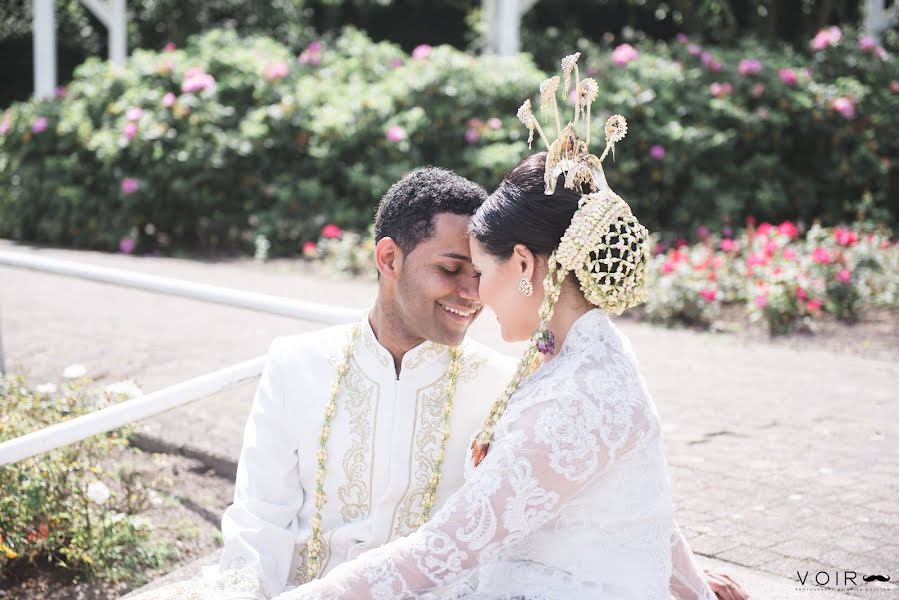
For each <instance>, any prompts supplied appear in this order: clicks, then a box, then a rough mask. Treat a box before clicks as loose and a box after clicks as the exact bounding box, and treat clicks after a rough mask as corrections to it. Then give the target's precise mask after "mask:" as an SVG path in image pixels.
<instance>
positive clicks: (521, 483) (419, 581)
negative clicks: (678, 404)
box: [277, 346, 658, 600]
mask: <svg viewBox="0 0 899 600" xmlns="http://www.w3.org/2000/svg"><path fill="white" fill-rule="evenodd" d="M603 348H605V346H603ZM597 354H598V355H597ZM577 361H578V363H577V364H574V365H571V364H569V365H568V368H567V369H566V371H565V373H564V376H563V374H562V373H558V374H556V375H558V376H557V377H556V376H554V377H552V378H551V379H552V380H551V381H550V380H549V378H547V380H546V381H544V382H543V383H546V384H547V385H543V386H529V387H528V388H522V389H521V390H520V392H519V393H518V394H516V395H515V396H513V398H512V400H511V401H510V406H509V410H508V412H507V414H506V415H505V416H504V417H503V418H502V419H501V421H500V423H499V425H498V427H497V435H496V439H495V440H494V443H493V445H492V446H491V448H490V451H489V453H488V455H487V457H486V458H485V459H484V461H483V462H482V463H481V464H480V466H479V467H478V468H476V469H474V470H473V472H472V473H471V474H470V475H469V477H468V479H467V481H466V482H465V484H464V485H463V486H462V488H461V489H459V490H458V491H457V492H456V493H454V494H453V495H452V496H450V498H449V499H448V500H447V502H446V504H445V505H444V506H443V507H442V508H441V509H440V510H439V511H438V512H437V513H436V514H434V515H433V516H432V518H431V520H430V521H429V522H427V523H426V524H425V525H423V526H422V527H421V528H420V529H419V530H418V531H416V532H415V533H413V534H412V535H410V536H408V537H405V538H401V539H399V540H395V541H394V542H392V543H390V544H387V545H385V546H382V547H380V548H377V549H374V550H372V551H369V552H367V553H365V554H363V555H362V556H360V557H359V558H358V559H357V560H355V561H352V562H349V563H344V564H343V565H340V566H338V567H336V568H334V569H333V570H332V571H331V572H329V573H328V574H327V575H326V576H325V577H324V578H323V579H319V580H316V581H313V582H310V583H307V584H305V585H303V586H301V587H299V588H297V589H295V590H293V591H291V592H288V593H286V594H283V595H282V596H279V597H278V599H277V600H301V599H304V600H308V599H325V598H327V599H331V598H353V599H388V598H390V599H394V598H395V599H415V598H421V597H422V596H423V595H424V594H426V593H427V592H428V590H432V589H434V588H437V587H444V586H452V585H455V584H457V583H459V582H461V581H463V578H464V577H465V576H466V575H467V574H468V573H470V571H471V570H472V569H474V567H476V566H477V565H478V564H479V563H481V562H483V561H485V560H489V558H490V556H491V555H493V554H495V553H496V552H497V551H500V550H503V549H504V548H505V547H507V546H509V545H511V544H516V543H518V542H520V541H521V540H522V539H524V538H526V537H527V536H528V535H529V534H530V533H531V532H533V531H535V530H537V529H539V528H540V527H542V526H543V525H544V524H546V523H547V522H549V521H550V520H552V519H553V518H554V517H556V516H557V515H558V514H559V512H560V510H561V509H562V507H563V506H564V505H565V504H566V502H568V501H569V500H570V499H572V498H573V497H575V496H577V495H578V493H579V492H580V491H581V490H583V489H584V488H585V487H586V486H587V485H589V484H590V483H592V482H594V481H595V480H596V479H597V478H600V477H602V476H603V475H604V473H606V472H607V471H608V469H609V467H610V466H611V465H612V464H613V463H614V462H615V461H616V460H617V459H618V458H619V457H620V456H621V455H622V454H623V453H625V452H627V451H628V450H630V449H632V448H634V447H635V446H636V445H638V444H640V443H642V442H643V441H644V440H645V439H647V438H648V437H650V436H654V435H658V426H657V421H656V420H655V413H654V411H653V410H652V409H651V405H650V401H649V399H648V398H647V397H646V396H645V395H644V394H642V393H640V390H639V385H638V383H637V377H636V373H634V372H633V370H632V369H633V368H634V367H633V365H632V364H631V363H630V362H628V361H627V359H626V357H625V356H624V355H623V354H622V353H621V352H619V351H617V350H613V349H611V348H610V349H609V350H608V352H602V353H588V354H587V355H586V356H582V357H578V359H577ZM622 370H628V371H627V372H626V373H625V372H623V371H622Z"/></svg>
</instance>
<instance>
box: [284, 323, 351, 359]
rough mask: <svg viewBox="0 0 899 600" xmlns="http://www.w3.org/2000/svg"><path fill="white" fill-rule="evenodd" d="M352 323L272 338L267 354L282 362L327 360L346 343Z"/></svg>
mask: <svg viewBox="0 0 899 600" xmlns="http://www.w3.org/2000/svg"><path fill="white" fill-rule="evenodd" d="M354 325H355V323H342V324H340V325H331V326H328V327H321V328H318V329H314V330H312V331H304V332H303V333H295V334H290V335H282V336H278V337H276V338H275V339H274V340H272V345H271V348H270V350H269V354H270V356H271V357H272V359H273V360H276V361H278V362H282V363H284V362H286V363H296V361H309V360H313V361H314V360H316V359H320V360H328V359H329V357H331V356H332V355H333V354H334V353H335V352H339V351H340V349H341V348H343V347H344V345H345V344H346V343H347V341H348V340H349V335H350V330H351V329H352V328H353V326H354Z"/></svg>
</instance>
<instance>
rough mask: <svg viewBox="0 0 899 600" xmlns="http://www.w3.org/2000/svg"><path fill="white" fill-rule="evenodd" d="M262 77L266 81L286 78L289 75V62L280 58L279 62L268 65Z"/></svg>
mask: <svg viewBox="0 0 899 600" xmlns="http://www.w3.org/2000/svg"><path fill="white" fill-rule="evenodd" d="M262 77H263V79H265V80H266V81H276V80H278V79H284V78H285V77H287V63H286V62H284V61H283V60H279V61H277V62H273V63H270V64H268V65H266V66H265V70H264V71H263V73H262Z"/></svg>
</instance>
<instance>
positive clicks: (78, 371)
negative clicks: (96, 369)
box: [62, 364, 87, 379]
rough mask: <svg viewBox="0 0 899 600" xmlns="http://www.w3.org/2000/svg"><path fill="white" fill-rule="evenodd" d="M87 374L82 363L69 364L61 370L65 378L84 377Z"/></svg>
mask: <svg viewBox="0 0 899 600" xmlns="http://www.w3.org/2000/svg"><path fill="white" fill-rule="evenodd" d="M86 374H87V369H85V368H84V366H82V365H78V364H75V365H69V366H68V367H66V370H65V371H63V372H62V376H63V377H65V378H66V379H78V378H79V377H84V376H85V375H86Z"/></svg>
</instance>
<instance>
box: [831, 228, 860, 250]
mask: <svg viewBox="0 0 899 600" xmlns="http://www.w3.org/2000/svg"><path fill="white" fill-rule="evenodd" d="M833 237H834V239H835V240H836V241H837V243H838V244H839V245H840V246H852V245H853V244H857V243H858V235H857V234H856V233H855V232H854V231H850V230H849V229H841V228H839V227H837V228H836V229H834V230H833Z"/></svg>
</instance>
